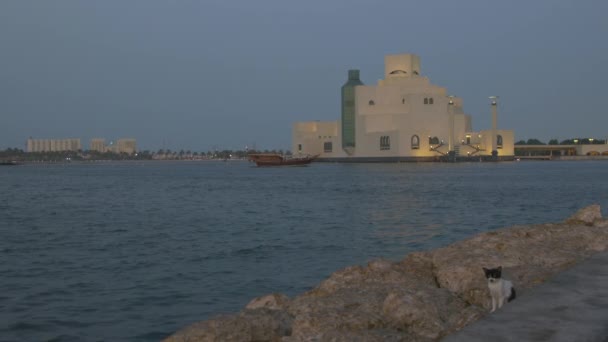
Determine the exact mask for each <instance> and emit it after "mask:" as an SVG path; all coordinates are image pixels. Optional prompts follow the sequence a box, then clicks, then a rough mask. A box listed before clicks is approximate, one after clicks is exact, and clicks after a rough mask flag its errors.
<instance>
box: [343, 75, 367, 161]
mask: <svg viewBox="0 0 608 342" xmlns="http://www.w3.org/2000/svg"><path fill="white" fill-rule="evenodd" d="M358 85H363V82H361V80H360V79H359V70H348V81H346V83H344V85H343V86H342V149H344V151H346V152H347V153H348V154H352V152H353V151H354V148H355V87H356V86H358Z"/></svg>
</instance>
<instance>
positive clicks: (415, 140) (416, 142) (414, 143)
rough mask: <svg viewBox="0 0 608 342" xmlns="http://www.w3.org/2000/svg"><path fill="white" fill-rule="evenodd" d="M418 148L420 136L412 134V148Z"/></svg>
mask: <svg viewBox="0 0 608 342" xmlns="http://www.w3.org/2000/svg"><path fill="white" fill-rule="evenodd" d="M419 148H420V138H419V137H418V136H417V135H412V150H417V149H419Z"/></svg>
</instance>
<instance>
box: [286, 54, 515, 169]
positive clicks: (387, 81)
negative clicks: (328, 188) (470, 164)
mask: <svg viewBox="0 0 608 342" xmlns="http://www.w3.org/2000/svg"><path fill="white" fill-rule="evenodd" d="M384 64H385V66H384V67H385V72H384V74H385V75H384V79H383V80H379V81H378V84H377V85H371V86H366V85H364V84H363V82H361V80H360V79H359V70H349V72H348V80H347V82H346V83H345V84H344V86H343V87H342V115H341V118H340V120H338V121H331V122H320V121H309V122H298V123H295V124H294V126H293V132H292V133H293V135H292V151H293V153H294V154H298V153H301V154H310V155H319V158H320V159H326V160H336V161H424V160H436V159H438V158H441V157H446V156H451V155H452V156H455V157H457V158H458V157H477V156H480V157H489V156H492V152H493V151H495V152H494V154H496V155H497V158H498V159H513V155H514V150H513V144H514V141H513V140H514V134H513V131H512V130H498V129H497V128H496V126H495V125H496V107H497V105H496V101H495V100H493V102H492V105H491V107H492V110H493V112H494V115H493V118H494V119H493V128H492V129H489V130H482V131H478V132H474V131H473V130H472V123H471V117H470V115H468V114H466V113H465V112H464V111H463V103H462V99H460V98H458V97H449V96H448V93H447V91H446V89H445V88H443V87H440V86H437V85H434V84H431V82H430V81H429V79H428V78H427V77H425V76H422V75H421V72H420V59H419V57H418V56H416V55H413V54H400V55H389V56H386V57H385V59H384Z"/></svg>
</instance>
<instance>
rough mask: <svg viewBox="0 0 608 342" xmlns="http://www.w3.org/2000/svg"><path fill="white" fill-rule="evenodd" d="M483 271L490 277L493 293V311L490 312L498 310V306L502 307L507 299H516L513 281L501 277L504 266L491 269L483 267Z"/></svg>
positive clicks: (489, 285) (508, 300)
mask: <svg viewBox="0 0 608 342" xmlns="http://www.w3.org/2000/svg"><path fill="white" fill-rule="evenodd" d="M483 271H484V272H485V273H486V278H488V288H490V295H492V311H490V312H494V311H496V307H497V306H498V308H499V309H500V308H501V307H502V305H503V304H504V302H505V300H506V301H507V302H510V301H512V300H513V299H515V288H514V287H513V283H511V282H510V281H509V280H506V279H502V278H501V275H502V266H499V267H497V268H490V269H487V268H485V267H483Z"/></svg>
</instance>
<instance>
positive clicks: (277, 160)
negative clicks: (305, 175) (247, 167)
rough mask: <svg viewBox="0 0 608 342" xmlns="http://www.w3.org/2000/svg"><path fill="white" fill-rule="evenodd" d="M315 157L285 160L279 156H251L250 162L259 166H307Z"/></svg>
mask: <svg viewBox="0 0 608 342" xmlns="http://www.w3.org/2000/svg"><path fill="white" fill-rule="evenodd" d="M315 157H316V156H315ZM315 157H308V156H307V157H301V158H284V157H283V156H281V155H279V154H251V155H249V160H251V161H253V162H255V164H256V165H257V166H306V165H308V164H310V163H311V162H312V161H313V160H314V159H315Z"/></svg>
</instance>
